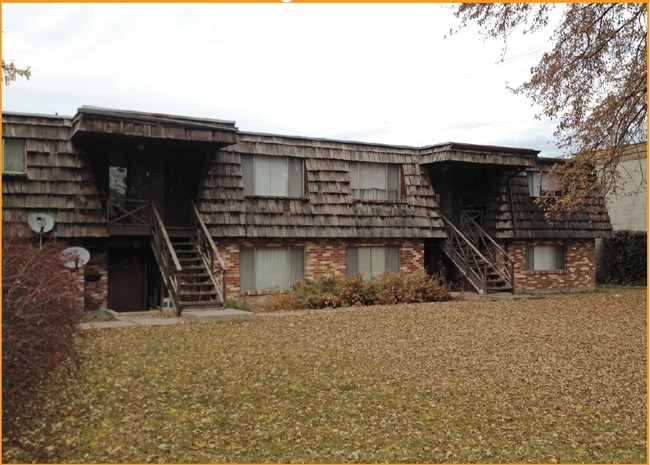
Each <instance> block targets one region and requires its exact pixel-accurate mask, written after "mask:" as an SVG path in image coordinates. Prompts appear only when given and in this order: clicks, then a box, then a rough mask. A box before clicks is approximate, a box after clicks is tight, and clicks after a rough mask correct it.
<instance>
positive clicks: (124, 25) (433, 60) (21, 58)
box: [2, 2, 557, 156]
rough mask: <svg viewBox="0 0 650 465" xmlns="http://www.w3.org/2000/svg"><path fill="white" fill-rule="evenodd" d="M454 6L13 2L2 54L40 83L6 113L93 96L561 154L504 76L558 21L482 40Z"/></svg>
mask: <svg viewBox="0 0 650 465" xmlns="http://www.w3.org/2000/svg"><path fill="white" fill-rule="evenodd" d="M457 23H458V21H457V20H456V19H455V18H454V16H453V5H445V4H299V3H297V4H296V3H281V2H278V3H277V4H17V3H9V4H7V3H5V4H3V5H2V30H3V37H2V38H3V40H2V56H3V58H4V59H5V60H9V61H12V60H15V62H16V64H17V65H18V66H30V67H31V69H32V78H31V79H30V80H29V81H26V80H18V81H16V82H14V83H12V84H11V85H10V86H8V87H5V86H3V87H2V92H3V96H2V107H3V110H4V111H17V112H27V113H46V114H54V113H58V114H60V115H73V114H74V113H75V112H76V110H77V108H78V107H80V106H82V105H93V106H101V107H109V108H117V109H124V110H136V111H146V112H156V113H167V114H178V115H187V116H196V117H205V118H215V119H225V120H234V121H236V124H237V127H238V128H239V129H240V130H243V131H253V132H270V133H279V134H288V135H301V136H308V137H324V138H336V139H345V140H357V141H364V142H379V143H388V144H398V145H411V146H422V145H430V144H436V143H442V142H447V141H454V142H467V143H476V144H492V145H506V146H513V147H523V148H532V149H537V150H541V151H542V154H541V155H546V156H552V155H555V154H557V151H556V149H555V146H554V145H553V143H552V139H553V136H552V133H553V129H554V126H553V124H551V123H549V122H548V121H537V120H535V118H534V116H535V113H536V111H538V109H536V108H533V107H532V106H531V102H530V101H529V100H528V99H527V98H526V97H524V96H520V95H514V94H513V93H512V92H510V91H508V90H507V85H508V84H509V85H511V86H516V85H518V84H520V83H521V82H523V81H524V80H526V79H527V78H528V76H529V73H530V68H531V67H532V66H534V65H535V64H536V63H537V62H538V61H539V59H540V57H541V55H542V53H543V52H544V50H545V49H547V47H548V35H549V33H550V32H551V31H548V32H546V33H545V34H539V35H533V36H530V35H523V36H520V35H517V36H514V37H512V38H511V40H510V41H509V44H508V51H507V54H506V56H505V60H504V61H503V62H501V61H500V59H501V46H502V44H501V43H500V42H498V41H495V40H483V39H481V38H480V37H479V36H478V34H477V31H476V29H475V28H474V27H473V26H472V27H470V28H468V29H466V30H463V31H461V32H460V33H458V34H456V35H453V36H451V37H447V38H445V36H446V35H448V32H449V30H450V28H453V27H454V26H455V25H457Z"/></svg>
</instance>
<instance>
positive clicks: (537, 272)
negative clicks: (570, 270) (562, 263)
mask: <svg viewBox="0 0 650 465" xmlns="http://www.w3.org/2000/svg"><path fill="white" fill-rule="evenodd" d="M524 273H525V274H528V275H546V274H566V273H567V270H525V271H524Z"/></svg>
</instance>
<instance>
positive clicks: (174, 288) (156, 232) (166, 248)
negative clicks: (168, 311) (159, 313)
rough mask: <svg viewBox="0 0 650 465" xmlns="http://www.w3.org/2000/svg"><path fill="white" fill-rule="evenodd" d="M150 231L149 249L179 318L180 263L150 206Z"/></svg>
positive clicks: (161, 224) (160, 220)
mask: <svg viewBox="0 0 650 465" xmlns="http://www.w3.org/2000/svg"><path fill="white" fill-rule="evenodd" d="M151 211H152V215H151V216H152V221H151V224H152V229H151V249H152V250H153V254H154V257H155V258H156V261H157V262H158V267H159V268H160V272H161V274H162V278H163V283H164V284H165V287H166V288H167V292H169V296H170V297H171V299H172V301H173V302H174V307H176V315H177V316H180V315H181V312H182V308H181V299H180V295H179V291H180V279H179V276H180V273H181V271H182V270H183V267H181V263H180V262H179V261H178V257H177V256H176V251H175V250H174V246H173V245H172V242H171V240H169V235H168V234H167V229H165V224H164V223H163V221H162V218H161V217H160V213H158V209H156V207H155V206H154V205H153V204H152V205H151Z"/></svg>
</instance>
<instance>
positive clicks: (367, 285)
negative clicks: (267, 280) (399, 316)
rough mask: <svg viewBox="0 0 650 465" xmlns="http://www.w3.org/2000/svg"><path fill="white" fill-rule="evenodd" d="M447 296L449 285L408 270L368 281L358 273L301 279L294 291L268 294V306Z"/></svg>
mask: <svg viewBox="0 0 650 465" xmlns="http://www.w3.org/2000/svg"><path fill="white" fill-rule="evenodd" d="M450 299H451V296H450V294H449V288H448V286H447V285H446V284H444V283H443V282H442V281H441V280H440V279H439V278H437V277H431V276H428V275H427V274H426V272H424V271H420V272H416V273H410V274H409V273H404V274H394V273H388V272H386V273H383V274H382V275H381V276H379V277H378V278H376V279H373V280H370V281H364V280H363V277H362V276H361V275H360V274H355V275H352V276H346V277H334V276H328V277H325V278H316V279H306V278H305V279H301V280H300V281H298V282H297V283H296V284H295V285H294V287H293V292H291V293H289V294H278V295H275V296H273V297H271V299H270V300H269V309H271V310H289V309H295V308H305V309H315V308H336V307H350V306H358V305H393V304H400V303H416V302H436V301H444V300H450Z"/></svg>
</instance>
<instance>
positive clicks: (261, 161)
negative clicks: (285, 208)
mask: <svg viewBox="0 0 650 465" xmlns="http://www.w3.org/2000/svg"><path fill="white" fill-rule="evenodd" d="M254 165H255V169H254V173H255V195H270V192H271V182H270V179H269V170H270V159H269V158H268V157H255V163H254Z"/></svg>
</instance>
